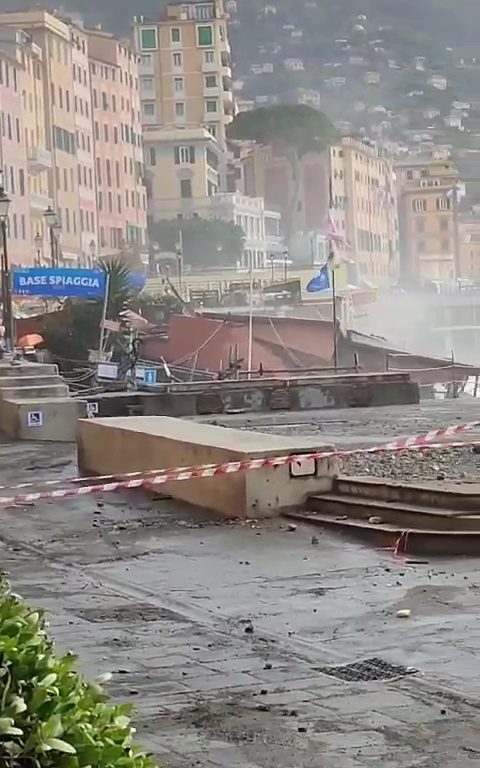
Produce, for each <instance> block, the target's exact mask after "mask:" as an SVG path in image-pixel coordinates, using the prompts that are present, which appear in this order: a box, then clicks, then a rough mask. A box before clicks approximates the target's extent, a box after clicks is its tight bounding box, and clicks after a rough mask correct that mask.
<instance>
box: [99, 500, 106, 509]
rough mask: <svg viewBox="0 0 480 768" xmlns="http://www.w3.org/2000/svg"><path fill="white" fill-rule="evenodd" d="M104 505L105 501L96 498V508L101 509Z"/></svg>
mask: <svg viewBox="0 0 480 768" xmlns="http://www.w3.org/2000/svg"><path fill="white" fill-rule="evenodd" d="M104 506H105V503H104V502H103V501H102V500H101V499H98V501H97V507H98V509H102V508H103V507H104Z"/></svg>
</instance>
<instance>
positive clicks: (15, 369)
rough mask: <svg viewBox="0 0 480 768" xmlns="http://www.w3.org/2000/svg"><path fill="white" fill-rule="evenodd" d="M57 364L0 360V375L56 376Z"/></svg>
mask: <svg viewBox="0 0 480 768" xmlns="http://www.w3.org/2000/svg"><path fill="white" fill-rule="evenodd" d="M57 375H58V366H56V365H53V364H50V363H21V364H20V365H11V363H8V362H5V361H2V360H0V377H3V376H14V377H18V376H57Z"/></svg>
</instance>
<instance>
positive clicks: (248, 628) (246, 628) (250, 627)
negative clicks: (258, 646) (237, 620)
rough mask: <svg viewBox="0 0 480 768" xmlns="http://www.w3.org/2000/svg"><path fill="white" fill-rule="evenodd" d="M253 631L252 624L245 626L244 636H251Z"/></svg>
mask: <svg viewBox="0 0 480 768" xmlns="http://www.w3.org/2000/svg"><path fill="white" fill-rule="evenodd" d="M254 631H255V630H254V628H253V624H247V626H246V627H245V630H244V632H245V634H246V635H253V633H254Z"/></svg>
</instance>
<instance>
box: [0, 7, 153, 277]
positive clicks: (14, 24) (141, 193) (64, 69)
mask: <svg viewBox="0 0 480 768" xmlns="http://www.w3.org/2000/svg"><path fill="white" fill-rule="evenodd" d="M0 57H1V58H2V77H1V78H0V112H3V118H1V115H0V118H1V119H2V124H1V125H0V134H1V145H0V151H1V157H0V160H1V165H2V168H3V169H4V183H5V189H6V191H7V193H8V194H9V196H10V197H11V199H12V206H11V214H10V216H9V233H10V235H9V236H10V240H11V243H10V251H11V258H12V262H14V263H21V264H31V263H34V262H40V263H45V264H48V263H51V258H52V248H51V231H50V230H49V227H48V226H47V221H46V219H45V215H44V214H45V212H46V210H47V209H53V212H54V214H55V217H56V221H57V224H56V226H55V229H54V230H53V233H54V237H53V242H54V248H53V252H54V255H55V256H56V258H58V260H59V261H60V263H64V264H66V265H70V266H74V265H77V264H83V265H86V264H91V263H92V262H93V261H94V259H95V258H97V257H98V256H102V255H107V254H110V253H112V252H115V251H118V250H120V249H122V250H123V249H132V248H133V249H134V250H135V251H138V253H139V254H140V255H141V256H142V258H143V259H144V260H146V258H147V248H146V242H147V210H146V208H147V205H146V188H145V174H144V170H143V168H144V165H143V146H142V134H141V121H140V101H139V92H138V88H139V82H138V62H139V59H138V57H137V56H136V54H135V53H134V51H133V49H132V48H131V47H130V46H129V45H126V44H125V43H121V42H120V41H118V40H116V39H115V38H114V37H113V36H112V35H108V34H105V33H103V32H102V31H101V30H85V29H84V28H83V27H82V25H81V24H80V23H74V22H73V21H72V20H70V19H68V18H62V17H60V16H59V15H54V14H51V13H48V12H47V11H44V10H41V9H34V10H31V11H25V12H4V13H0ZM107 161H108V162H107ZM119 198H121V199H119Z"/></svg>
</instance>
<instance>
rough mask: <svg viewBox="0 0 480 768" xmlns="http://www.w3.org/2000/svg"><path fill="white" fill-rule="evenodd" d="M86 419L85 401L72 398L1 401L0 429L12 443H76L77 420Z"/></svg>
mask: <svg viewBox="0 0 480 768" xmlns="http://www.w3.org/2000/svg"><path fill="white" fill-rule="evenodd" d="M86 415H87V403H86V401H85V400H76V399H75V398H73V397H52V398H47V399H45V400H39V399H21V400H13V401H11V400H5V401H3V402H2V408H1V412H0V429H1V431H2V432H4V433H5V434H6V435H7V436H8V437H9V438H11V439H12V440H34V441H37V442H43V441H55V442H69V443H70V442H74V441H75V439H76V434H77V423H78V419H83V418H85V417H86Z"/></svg>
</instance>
